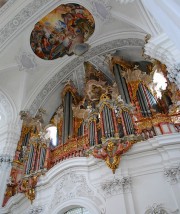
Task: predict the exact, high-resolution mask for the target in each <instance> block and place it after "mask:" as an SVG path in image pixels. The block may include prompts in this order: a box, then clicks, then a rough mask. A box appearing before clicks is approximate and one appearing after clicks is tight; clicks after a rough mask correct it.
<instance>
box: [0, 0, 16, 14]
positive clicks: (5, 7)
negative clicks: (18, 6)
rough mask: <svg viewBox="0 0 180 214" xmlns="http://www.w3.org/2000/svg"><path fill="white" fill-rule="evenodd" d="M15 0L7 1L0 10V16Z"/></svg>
mask: <svg viewBox="0 0 180 214" xmlns="http://www.w3.org/2000/svg"><path fill="white" fill-rule="evenodd" d="M15 1H16V0H8V1H7V2H6V3H5V4H4V5H3V6H2V7H1V8H0V16H1V15H2V14H3V13H4V12H5V11H7V10H8V9H9V7H11V6H12V5H13V4H14V3H15Z"/></svg>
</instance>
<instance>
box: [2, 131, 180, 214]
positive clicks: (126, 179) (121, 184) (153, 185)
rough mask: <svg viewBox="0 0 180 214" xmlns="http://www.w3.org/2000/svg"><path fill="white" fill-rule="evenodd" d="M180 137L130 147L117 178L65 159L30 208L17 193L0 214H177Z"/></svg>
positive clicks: (100, 164)
mask: <svg viewBox="0 0 180 214" xmlns="http://www.w3.org/2000/svg"><path fill="white" fill-rule="evenodd" d="M179 137H180V134H173V135H163V136H158V137H155V138H153V139H150V140H148V141H145V142H139V143H137V144H134V145H133V147H132V149H131V150H130V151H129V152H127V153H126V154H125V155H123V157H122V158H121V162H120V166H119V168H118V169H117V170H116V173H115V175H113V173H112V171H111V170H110V169H109V168H108V167H107V166H106V164H105V162H104V161H101V160H98V159H95V158H93V157H89V158H79V157H77V158H72V159H69V160H65V161H63V162H61V163H59V164H57V165H56V166H54V167H53V168H52V169H51V170H49V171H48V172H47V173H46V175H44V176H41V177H40V179H39V182H38V186H37V188H36V199H35V200H34V201H33V204H32V205H31V204H30V202H29V201H28V200H27V199H26V198H25V197H24V195H23V194H18V195H17V196H14V197H12V198H11V199H10V200H9V202H8V203H7V205H6V207H5V208H3V209H2V210H0V213H2V214H4V213H13V214H25V213H28V214H30V213H44V214H46V213H47V214H48V213H51V214H63V213H64V212H65V211H67V210H68V209H70V208H72V207H76V206H82V207H86V208H87V209H88V210H89V211H90V213H92V214H96V213H97V214H103V213H106V214H143V213H156V212H155V211H158V210H166V211H167V213H168V214H169V213H179V208H180V200H179V198H180V191H179V190H180V189H179V188H180V183H179V181H180V180H179V178H178V173H180V161H179V160H180V138H179ZM165 172H167V174H166V175H165ZM172 172H173V173H172ZM153 210H154V211H153Z"/></svg>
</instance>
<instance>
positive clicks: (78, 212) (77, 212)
mask: <svg viewBox="0 0 180 214" xmlns="http://www.w3.org/2000/svg"><path fill="white" fill-rule="evenodd" d="M64 214H90V212H89V211H88V210H87V209H86V208H84V207H77V208H73V209H70V210H68V211H66V212H65V213H64Z"/></svg>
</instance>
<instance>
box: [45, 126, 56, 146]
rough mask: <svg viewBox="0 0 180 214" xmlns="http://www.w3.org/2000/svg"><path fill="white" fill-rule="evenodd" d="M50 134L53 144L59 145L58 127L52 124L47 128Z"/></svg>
mask: <svg viewBox="0 0 180 214" xmlns="http://www.w3.org/2000/svg"><path fill="white" fill-rule="evenodd" d="M46 130H47V131H48V134H49V138H50V139H51V143H52V145H53V146H57V127H56V126H51V127H49V128H47V129H46Z"/></svg>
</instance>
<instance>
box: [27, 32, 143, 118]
mask: <svg viewBox="0 0 180 214" xmlns="http://www.w3.org/2000/svg"><path fill="white" fill-rule="evenodd" d="M128 36H129V34H117V35H114V36H113V35H111V37H106V38H103V39H102V40H103V42H102V40H101V41H96V43H95V44H93V47H92V48H91V49H90V50H89V51H88V52H86V53H85V54H84V56H83V57H84V59H82V57H76V58H74V59H73V60H71V62H69V63H68V64H66V65H64V66H63V67H61V69H60V68H59V67H56V68H55V70H56V71H55V70H54V71H53V72H52V73H53V75H52V76H51V77H49V78H47V79H46V81H45V82H43V83H40V84H39V85H41V88H35V90H34V94H33V97H31V98H30V99H29V100H28V102H27V103H26V105H25V107H24V108H29V110H30V113H31V114H33V115H34V114H35V113H36V112H37V109H38V108H40V107H41V106H42V105H43V103H44V101H45V100H47V97H49V96H50V94H51V93H52V92H53V91H54V90H55V88H57V86H58V85H60V84H61V83H63V82H65V81H66V80H67V79H69V77H70V75H71V74H72V73H73V72H74V71H76V70H78V69H79V66H81V65H82V63H83V62H84V60H85V61H89V60H91V59H92V58H94V57H95V56H96V55H99V54H104V53H107V52H109V51H112V50H115V49H117V48H119V49H121V48H125V47H126V48H127V47H143V45H144V41H143V39H142V37H143V36H144V34H142V33H139V32H134V37H133V38H132V37H131V38H129V37H128ZM112 39H114V40H112ZM110 40H111V41H110Z"/></svg>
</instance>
